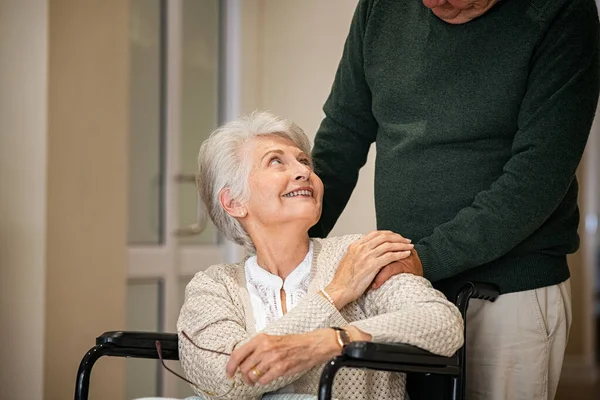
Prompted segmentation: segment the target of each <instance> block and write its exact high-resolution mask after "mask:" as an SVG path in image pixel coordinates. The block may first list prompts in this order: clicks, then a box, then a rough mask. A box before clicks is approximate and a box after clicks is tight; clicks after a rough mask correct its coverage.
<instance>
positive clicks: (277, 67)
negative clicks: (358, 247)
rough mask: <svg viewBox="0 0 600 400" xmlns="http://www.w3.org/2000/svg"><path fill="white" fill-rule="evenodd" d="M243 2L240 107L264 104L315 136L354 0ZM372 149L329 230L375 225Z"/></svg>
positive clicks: (340, 231)
mask: <svg viewBox="0 0 600 400" xmlns="http://www.w3.org/2000/svg"><path fill="white" fill-rule="evenodd" d="M244 1H245V4H244V7H245V8H244V11H243V15H244V63H245V64H244V73H243V77H242V79H243V82H244V89H245V93H244V94H243V108H244V111H249V110H251V109H254V108H264V109H268V110H271V111H273V112H275V113H276V114H280V115H282V116H284V117H286V118H289V119H291V120H293V121H294V122H296V123H297V124H298V125H299V126H300V127H302V128H303V129H304V130H305V132H306V133H307V135H308V136H309V137H311V138H314V135H315V133H316V131H317V129H318V127H319V124H320V123H321V120H322V118H323V117H324V114H323V111H322V107H323V104H324V103H325V100H326V99H327V96H328V94H329V91H330V89H331V84H332V83H333V78H334V76H335V72H336V70H337V66H338V63H339V61H340V57H341V55H342V50H343V46H344V42H345V39H346V35H347V34H348V29H349V27H350V21H351V19H352V15H353V13H354V8H355V7H356V4H357V1H356V0H327V1H322V0H303V1H297V0H253V1H249V2H246V0H244ZM374 160H375V149H374V148H372V149H371V154H370V156H369V160H368V161H367V164H366V165H365V167H363V169H362V170H361V173H360V179H359V182H358V185H357V187H356V188H355V190H354V193H353V195H352V198H351V200H350V202H349V204H348V206H347V207H346V210H345V211H344V213H343V214H342V216H341V218H340V220H339V221H338V223H337V225H336V227H335V228H334V230H333V232H332V233H331V234H332V235H338V234H344V233H360V232H367V231H369V230H372V229H375V226H376V224H375V206H374V201H373V199H374V196H373V173H374Z"/></svg>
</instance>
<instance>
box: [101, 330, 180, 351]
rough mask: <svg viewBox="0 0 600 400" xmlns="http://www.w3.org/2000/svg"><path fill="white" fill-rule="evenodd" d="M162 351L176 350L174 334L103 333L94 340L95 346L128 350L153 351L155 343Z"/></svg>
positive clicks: (176, 339) (176, 341)
mask: <svg viewBox="0 0 600 400" xmlns="http://www.w3.org/2000/svg"><path fill="white" fill-rule="evenodd" d="M157 340H158V341H160V345H161V347H162V349H163V350H164V351H169V350H173V351H177V350H178V337H177V334H176V333H159V332H135V331H111V332H104V333H103V334H102V335H100V336H98V337H97V338H96V344H97V345H99V344H105V345H110V346H115V347H123V348H130V349H146V350H155V349H156V347H155V346H156V344H155V343H156V341H157Z"/></svg>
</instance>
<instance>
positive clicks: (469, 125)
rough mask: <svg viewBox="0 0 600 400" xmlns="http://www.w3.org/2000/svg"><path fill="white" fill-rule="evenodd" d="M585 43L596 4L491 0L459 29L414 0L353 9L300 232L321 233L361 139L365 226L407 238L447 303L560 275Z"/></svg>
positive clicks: (591, 35)
mask: <svg viewBox="0 0 600 400" xmlns="http://www.w3.org/2000/svg"><path fill="white" fill-rule="evenodd" d="M598 32H599V30H598V14H597V10H596V5H595V2H594V0H504V1H501V2H499V3H498V4H496V5H495V6H494V7H493V8H492V9H491V10H490V11H488V12H487V13H486V14H484V15H483V16H482V17H480V18H477V19H475V20H473V21H471V22H469V23H466V24H463V25H451V24H447V23H445V22H443V21H442V20H440V19H438V18H437V17H436V16H434V15H433V14H432V12H431V10H429V9H427V8H425V7H424V6H423V4H422V2H421V1H418V0H410V1H409V0H406V1H402V0H380V1H377V0H365V1H360V2H359V4H358V7H357V9H356V12H355V15H354V18H353V21H352V25H351V28H350V32H349V35H348V38H347V41H346V45H345V48H344V54H343V56H342V60H341V62H340V65H339V68H338V71H337V74H336V78H335V82H334V84H333V88H332V90H331V94H330V96H329V98H328V100H327V102H326V104H325V106H324V111H325V114H326V117H325V119H324V120H323V122H322V124H321V126H320V128H319V131H318V133H317V135H316V139H315V147H314V150H313V157H314V163H315V170H316V172H317V174H318V175H319V176H320V177H321V179H323V182H324V183H325V198H324V205H323V215H322V217H321V220H320V222H319V223H318V224H317V225H316V226H315V227H314V228H313V229H312V231H311V234H312V235H314V236H324V235H327V234H328V233H329V231H330V230H331V229H332V227H333V225H334V224H335V222H336V220H337V218H338V217H339V215H340V214H341V212H342V211H343V209H344V207H345V206H346V203H347V202H348V199H349V197H350V195H351V193H352V191H353V189H354V187H355V185H356V181H357V178H358V171H359V169H360V168H361V167H362V166H363V165H364V164H365V162H366V158H367V153H368V151H369V148H370V145H371V143H373V142H375V143H376V150H377V158H376V167H375V206H376V212H377V227H378V229H390V230H393V231H396V232H399V233H401V234H402V235H403V236H405V237H408V238H411V239H412V240H413V243H415V249H416V250H417V252H418V254H419V257H420V259H421V261H422V263H423V267H424V271H425V276H426V277H427V278H428V279H430V280H431V281H433V282H434V283H435V285H436V286H437V287H438V288H439V289H441V290H442V291H444V292H445V293H446V294H447V295H449V296H452V295H454V293H455V290H456V288H457V287H459V286H461V284H462V283H464V282H465V281H467V280H479V281H487V282H493V283H496V284H497V285H499V287H500V289H501V291H502V292H503V293H509V292H515V291H522V290H529V289H534V288H538V287H543V286H547V285H553V284H557V283H560V282H562V281H564V280H565V279H567V278H568V277H569V269H568V266H567V261H566V255H567V254H568V253H572V252H574V251H575V250H577V248H578V246H579V237H578V235H577V228H578V224H579V212H578V208H577V190H578V186H577V181H576V179H575V171H576V168H577V165H578V163H579V161H580V159H581V156H582V152H583V149H584V147H585V144H586V141H587V137H588V134H589V131H590V127H591V124H592V120H593V118H594V114H595V111H596V104H597V100H598V81H599V63H598V42H599V36H598V35H599V34H598Z"/></svg>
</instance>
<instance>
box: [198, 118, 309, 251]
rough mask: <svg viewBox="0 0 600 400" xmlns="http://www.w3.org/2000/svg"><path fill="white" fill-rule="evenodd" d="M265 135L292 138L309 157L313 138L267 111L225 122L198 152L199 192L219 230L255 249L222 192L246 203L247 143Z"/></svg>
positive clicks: (249, 165)
mask: <svg viewBox="0 0 600 400" xmlns="http://www.w3.org/2000/svg"><path fill="white" fill-rule="evenodd" d="M262 135H277V136H281V137H283V138H286V139H290V140H291V141H292V142H294V144H295V145H296V146H298V148H300V150H302V151H303V152H304V153H306V155H308V156H309V157H310V148H311V146H310V141H309V140H308V137H307V136H306V134H305V133H304V131H303V130H302V129H301V128H300V127H299V126H298V125H296V124H295V123H293V122H292V121H289V120H287V119H285V118H281V117H278V116H276V115H274V114H272V113H271V112H268V111H254V112H253V113H251V114H249V115H244V116H241V117H239V118H238V119H236V120H233V121H231V122H228V123H226V124H225V125H222V126H221V127H219V128H217V129H216V130H215V131H214V132H212V133H211V134H210V136H209V137H208V139H206V140H205V141H204V143H202V146H201V147H200V152H199V153H198V176H197V184H198V192H199V194H200V198H201V199H202V202H203V203H204V206H205V207H206V210H207V211H208V215H209V216H210V219H211V220H212V221H213V223H214V224H215V226H216V227H217V229H219V231H220V232H221V233H222V234H223V235H224V236H225V237H226V238H228V239H229V240H231V241H233V242H235V243H237V244H239V245H242V246H244V247H245V248H246V249H247V250H248V251H250V252H254V251H255V249H254V244H253V243H252V240H251V239H250V236H249V235H248V233H247V232H246V231H245V229H244V228H243V227H242V225H241V224H240V223H239V222H238V221H237V220H236V219H235V218H234V217H232V216H231V215H229V214H228V213H227V212H226V211H225V210H224V209H223V207H222V206H221V202H220V201H219V194H220V192H221V190H223V189H225V188H229V190H230V194H231V198H233V199H235V200H237V201H239V202H246V201H247V200H248V198H249V196H250V193H249V190H248V178H249V176H250V171H251V167H252V165H251V162H250V157H249V154H248V153H249V152H248V151H247V147H248V144H249V143H250V142H251V141H252V140H253V139H254V138H256V137H258V136H262Z"/></svg>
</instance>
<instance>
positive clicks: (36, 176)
mask: <svg viewBox="0 0 600 400" xmlns="http://www.w3.org/2000/svg"><path fill="white" fill-rule="evenodd" d="M47 29H48V24H47V7H46V0H27V1H22V0H0V88H1V89H0V346H1V350H0V399H11V400H19V399H23V400H25V399H28V400H29V399H41V398H42V392H43V379H44V376H43V365H44V360H43V351H44V349H43V343H44V340H43V338H44V296H45V294H44V292H45V283H44V282H45V272H44V271H45V269H44V262H45V261H44V258H45V230H46V210H45V207H46V95H47V90H46V87H47V78H46V70H47V66H48V57H47V43H46V38H47ZM24 49H27V51H24Z"/></svg>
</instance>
